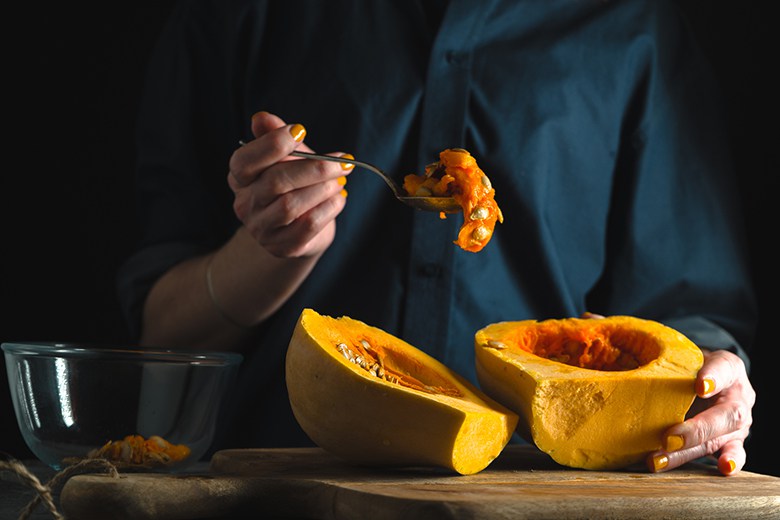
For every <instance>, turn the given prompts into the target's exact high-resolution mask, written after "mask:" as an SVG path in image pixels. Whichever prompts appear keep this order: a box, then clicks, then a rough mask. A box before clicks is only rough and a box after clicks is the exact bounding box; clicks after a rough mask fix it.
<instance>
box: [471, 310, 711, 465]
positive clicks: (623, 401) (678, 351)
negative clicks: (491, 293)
mask: <svg viewBox="0 0 780 520" xmlns="http://www.w3.org/2000/svg"><path fill="white" fill-rule="evenodd" d="M475 348H476V363H477V366H476V368H477V376H478V379H479V382H480V386H481V388H482V389H483V390H484V391H485V392H486V393H487V394H488V395H490V396H491V397H493V398H494V399H496V400H497V401H499V402H500V403H502V404H504V405H505V406H507V407H508V408H510V409H511V410H513V411H515V412H516V413H518V415H519V416H520V422H519V423H518V432H519V433H520V434H521V435H522V436H523V437H524V438H526V439H527V440H528V441H530V442H533V443H534V444H536V446H537V447H538V448H539V449H541V450H542V451H544V452H546V453H548V454H549V455H550V456H551V457H552V458H553V459H554V460H555V461H557V462H558V463H560V464H563V465H566V466H571V467H577V468H585V469H617V468H623V467H626V466H629V465H631V464H633V463H637V462H640V461H642V460H644V458H645V457H646V456H647V454H648V453H649V452H652V451H654V450H658V449H661V448H662V441H663V434H664V432H665V431H666V429H668V428H669V427H671V426H672V425H674V424H676V423H680V422H682V421H683V420H684V419H685V414H686V412H687V411H688V409H689V408H690V406H691V404H692V402H693V400H694V398H695V396H696V393H695V388H694V384H695V380H696V374H697V372H698V371H699V369H700V368H701V366H702V363H703V355H702V353H701V350H700V349H699V348H698V347H697V346H696V345H695V344H693V342H691V341H690V340H689V339H688V338H686V337H685V336H684V335H682V334H681V333H679V332H677V331H676V330H673V329H671V328H669V327H667V326H665V325H662V324H661V323H658V322H654V321H650V320H643V319H639V318H634V317H630V316H611V317H607V318H604V319H581V318H567V319H560V320H545V321H534V320H526V321H515V322H501V323H494V324H491V325H489V326H487V327H485V328H483V329H482V330H480V331H478V332H477V333H476V335H475Z"/></svg>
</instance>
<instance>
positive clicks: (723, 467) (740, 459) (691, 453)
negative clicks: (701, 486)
mask: <svg viewBox="0 0 780 520" xmlns="http://www.w3.org/2000/svg"><path fill="white" fill-rule="evenodd" d="M716 451H717V450H715V451H710V449H709V448H708V447H707V446H705V445H703V444H700V445H697V446H693V447H691V448H685V449H680V450H677V451H666V450H659V451H656V452H653V453H651V454H650V455H649V456H648V458H647V466H648V468H649V469H650V471H652V472H654V473H659V472H662V471H669V470H672V469H674V468H677V467H680V466H682V465H683V464H686V463H688V462H691V461H694V460H697V459H700V458H702V457H706V456H707V455H712V454H714V453H716ZM746 460H747V454H746V453H745V448H744V441H743V440H742V439H731V440H729V441H728V442H726V443H725V444H723V447H722V449H721V450H720V454H719V455H718V457H717V465H718V471H720V472H721V473H722V474H723V475H734V474H736V473H739V471H740V470H741V469H742V468H743V467H744V466H745V462H746Z"/></svg>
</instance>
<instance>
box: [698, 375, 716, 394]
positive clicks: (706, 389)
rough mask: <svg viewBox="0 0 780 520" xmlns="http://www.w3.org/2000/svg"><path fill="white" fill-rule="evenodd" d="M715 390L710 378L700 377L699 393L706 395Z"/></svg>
mask: <svg viewBox="0 0 780 520" xmlns="http://www.w3.org/2000/svg"><path fill="white" fill-rule="evenodd" d="M714 391H715V381H714V380H713V379H712V378H709V377H705V378H704V379H702V382H701V388H699V395H708V394H710V393H712V392H714Z"/></svg>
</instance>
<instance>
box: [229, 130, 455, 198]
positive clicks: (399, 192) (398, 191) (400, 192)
mask: <svg viewBox="0 0 780 520" xmlns="http://www.w3.org/2000/svg"><path fill="white" fill-rule="evenodd" d="M239 143H240V144H241V146H243V145H245V144H246V143H245V142H244V141H239ZM290 155H293V156H295V157H303V158H305V159H317V160H320V161H331V162H338V163H348V164H353V165H355V166H359V167H360V168H365V169H366V170H370V171H372V172H374V173H375V174H377V175H379V176H380V177H381V178H382V180H383V181H385V184H387V185H388V186H389V187H390V189H391V190H393V194H394V195H395V198H396V199H398V200H399V201H401V202H403V203H404V204H406V205H408V206H411V207H413V208H417V209H421V210H424V211H436V212H442V211H444V212H445V213H456V212H458V211H460V210H461V207H460V204H458V203H457V202H455V199H453V198H452V197H410V196H408V195H407V194H406V191H405V190H404V189H403V188H401V187H400V186H398V184H396V183H395V181H393V179H391V178H390V177H388V176H387V175H386V174H385V172H383V171H382V170H380V169H379V168H377V167H376V166H374V165H373V164H369V163H367V162H363V161H358V160H355V159H345V158H343V157H333V156H330V155H320V154H316V153H309V152H299V151H297V150H293V151H292V152H291V153H290Z"/></svg>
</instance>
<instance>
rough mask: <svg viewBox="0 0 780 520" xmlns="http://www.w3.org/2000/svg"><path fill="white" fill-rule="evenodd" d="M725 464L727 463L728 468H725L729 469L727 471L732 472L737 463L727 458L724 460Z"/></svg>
mask: <svg viewBox="0 0 780 520" xmlns="http://www.w3.org/2000/svg"><path fill="white" fill-rule="evenodd" d="M726 464H727V465H728V468H727V469H728V470H729V471H728V472H729V473H734V470H735V469H737V463H736V462H734V461H733V460H731V459H729V460H727V461H726Z"/></svg>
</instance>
